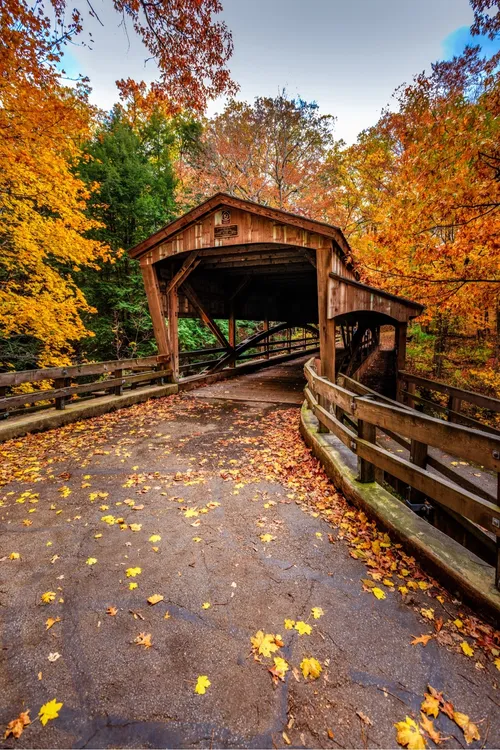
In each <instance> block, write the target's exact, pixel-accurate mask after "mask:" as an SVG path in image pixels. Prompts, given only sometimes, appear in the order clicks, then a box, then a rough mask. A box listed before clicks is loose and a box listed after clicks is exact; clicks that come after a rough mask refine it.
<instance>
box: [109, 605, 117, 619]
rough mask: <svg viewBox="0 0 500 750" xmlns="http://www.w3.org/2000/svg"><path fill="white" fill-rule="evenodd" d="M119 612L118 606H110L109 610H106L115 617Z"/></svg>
mask: <svg viewBox="0 0 500 750" xmlns="http://www.w3.org/2000/svg"><path fill="white" fill-rule="evenodd" d="M117 612H118V610H117V608H116V607H108V608H107V610H106V614H107V615H110V616H111V617H115V615H116V614H117Z"/></svg>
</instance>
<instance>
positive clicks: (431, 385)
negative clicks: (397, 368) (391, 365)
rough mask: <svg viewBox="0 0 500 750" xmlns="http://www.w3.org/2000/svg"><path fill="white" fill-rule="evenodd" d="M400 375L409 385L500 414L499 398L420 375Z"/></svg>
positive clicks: (401, 373) (402, 373)
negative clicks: (443, 394) (444, 394)
mask: <svg viewBox="0 0 500 750" xmlns="http://www.w3.org/2000/svg"><path fill="white" fill-rule="evenodd" d="M398 375H399V377H401V378H403V379H404V380H405V381H406V382H408V383H415V385H419V386H421V387H423V388H428V389H429V390H431V391H432V390H434V391H439V392H440V393H446V394H447V395H448V396H453V397H454V398H457V399H461V400H463V401H468V402H469V403H471V404H476V406H481V407H482V408H483V409H489V410H490V411H496V412H500V399H498V398H492V397H491V396H483V394H482V393H474V391H467V390H465V389H464V388H456V387H455V386H453V385H447V384H446V383H441V382H440V381H438V380H429V378H423V377H421V376H420V375H412V374H411V373H409V372H405V371H404V370H403V371H401V372H399V373H398Z"/></svg>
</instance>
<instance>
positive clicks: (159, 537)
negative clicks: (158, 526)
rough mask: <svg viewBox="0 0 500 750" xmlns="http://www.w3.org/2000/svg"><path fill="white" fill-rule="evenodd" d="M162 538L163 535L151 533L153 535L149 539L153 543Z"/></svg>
mask: <svg viewBox="0 0 500 750" xmlns="http://www.w3.org/2000/svg"><path fill="white" fill-rule="evenodd" d="M160 540H161V536H160V535H159V534H151V536H150V537H149V541H150V542H153V544H154V543H155V542H159V541H160Z"/></svg>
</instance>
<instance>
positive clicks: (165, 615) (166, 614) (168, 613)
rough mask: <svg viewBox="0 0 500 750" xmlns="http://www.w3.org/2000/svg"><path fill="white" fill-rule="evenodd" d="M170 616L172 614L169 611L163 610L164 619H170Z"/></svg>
mask: <svg viewBox="0 0 500 750" xmlns="http://www.w3.org/2000/svg"><path fill="white" fill-rule="evenodd" d="M171 617H172V615H171V614H170V612H165V614H164V615H163V619H164V620H170V618H171Z"/></svg>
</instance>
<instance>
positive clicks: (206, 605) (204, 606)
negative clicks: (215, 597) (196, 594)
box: [201, 602, 212, 609]
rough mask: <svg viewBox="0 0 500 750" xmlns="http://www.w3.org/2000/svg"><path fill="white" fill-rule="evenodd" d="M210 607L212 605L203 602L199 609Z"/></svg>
mask: <svg viewBox="0 0 500 750" xmlns="http://www.w3.org/2000/svg"><path fill="white" fill-rule="evenodd" d="M211 606H212V605H211V604H210V602H203V604H202V605H201V608H202V609H210V607H211Z"/></svg>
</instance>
